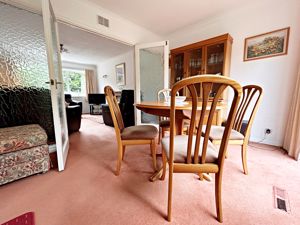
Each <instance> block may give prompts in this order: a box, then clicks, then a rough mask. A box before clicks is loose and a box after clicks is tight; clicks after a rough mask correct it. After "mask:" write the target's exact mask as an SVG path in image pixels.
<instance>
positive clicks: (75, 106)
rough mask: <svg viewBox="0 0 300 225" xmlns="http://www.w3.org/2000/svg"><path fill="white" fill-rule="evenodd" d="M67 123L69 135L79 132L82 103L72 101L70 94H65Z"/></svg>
mask: <svg viewBox="0 0 300 225" xmlns="http://www.w3.org/2000/svg"><path fill="white" fill-rule="evenodd" d="M65 101H66V103H68V104H69V105H68V106H67V107H66V113H67V123H68V132H69V134H71V133H73V132H76V131H79V129H80V126H81V115H82V102H79V101H74V100H72V96H71V95H70V94H65Z"/></svg>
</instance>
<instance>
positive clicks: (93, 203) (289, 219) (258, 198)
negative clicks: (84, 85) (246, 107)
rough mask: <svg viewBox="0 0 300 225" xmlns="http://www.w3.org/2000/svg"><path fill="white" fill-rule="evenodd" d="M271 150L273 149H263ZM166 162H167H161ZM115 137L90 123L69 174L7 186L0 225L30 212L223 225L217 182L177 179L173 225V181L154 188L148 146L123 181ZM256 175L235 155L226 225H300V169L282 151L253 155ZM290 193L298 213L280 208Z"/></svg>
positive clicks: (80, 220) (228, 175)
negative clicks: (276, 191) (279, 192)
mask: <svg viewBox="0 0 300 225" xmlns="http://www.w3.org/2000/svg"><path fill="white" fill-rule="evenodd" d="M260 147H262V148H265V146H260ZM159 160H160V159H159ZM115 162H116V141H115V134H114V130H113V128H111V127H107V126H105V125H103V124H99V123H97V122H94V121H91V120H87V119H84V120H82V129H81V131H80V132H79V133H75V134H72V135H71V138H70V151H69V158H68V162H67V168H66V170H65V171H64V172H61V173H59V172H57V171H55V170H51V171H50V172H48V173H46V174H42V175H36V176H32V177H29V178H25V179H22V180H19V181H16V182H13V183H10V184H7V185H4V186H0V224H1V223H3V222H5V221H8V220H10V219H11V218H14V217H16V216H18V215H20V214H22V213H24V212H26V211H34V212H35V221H36V224H37V225H86V224H93V225H94V224H95V225H96V224H143V225H146V224H219V223H218V222H217V220H216V219H215V217H216V212H215V200H214V182H211V183H209V182H206V181H205V182H204V181H199V180H198V179H197V176H196V175H193V174H175V175H174V190H173V191H174V192H173V193H174V194H173V217H172V222H171V223H168V222H167V221H166V220H165V217H166V211H167V184H168V182H167V178H166V180H165V181H163V182H162V181H157V182H154V183H151V182H149V181H148V178H149V176H150V175H151V173H152V166H151V156H150V154H149V147H148V146H134V147H128V148H127V151H126V155H125V161H124V163H123V164H122V169H121V175H120V176H119V177H116V176H115V175H114V174H113V171H114V169H115V164H116V163H115ZM248 162H249V165H248V166H249V173H250V174H249V175H248V176H246V175H244V174H243V173H242V165H241V158H240V151H239V150H238V148H237V147H230V152H229V158H228V159H227V160H226V161H225V171H224V177H223V214H224V223H223V224H230V225H234V224H244V225H246V224H264V225H266V224H278V225H288V224H289V225H291V224H300V194H299V187H300V164H299V163H297V162H296V161H294V160H293V159H291V158H290V157H288V156H287V155H286V154H285V153H284V152H282V151H280V150H278V149H277V148H267V149H261V148H257V147H252V146H250V147H249V160H248ZM274 185H275V186H277V187H279V188H282V189H284V190H286V192H287V194H288V196H289V200H290V208H291V211H290V213H286V212H283V211H281V210H278V209H275V208H274V201H273V186H274Z"/></svg>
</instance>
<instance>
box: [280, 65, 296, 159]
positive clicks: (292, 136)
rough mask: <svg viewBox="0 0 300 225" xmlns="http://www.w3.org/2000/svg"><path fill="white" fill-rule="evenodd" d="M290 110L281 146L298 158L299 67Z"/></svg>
mask: <svg viewBox="0 0 300 225" xmlns="http://www.w3.org/2000/svg"><path fill="white" fill-rule="evenodd" d="M291 106H292V107H291V111H290V114H289V117H288V123H287V128H286V133H285V138H284V143H283V148H284V149H286V150H287V151H288V154H289V155H290V156H291V157H293V158H295V159H296V160H299V155H300V67H299V71H298V77H297V82H296V88H295V93H294V96H293V99H292V105H291Z"/></svg>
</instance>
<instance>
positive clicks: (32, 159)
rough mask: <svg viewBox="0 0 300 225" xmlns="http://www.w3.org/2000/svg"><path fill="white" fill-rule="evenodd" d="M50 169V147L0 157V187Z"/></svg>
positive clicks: (43, 146)
mask: <svg viewBox="0 0 300 225" xmlns="http://www.w3.org/2000/svg"><path fill="white" fill-rule="evenodd" d="M49 169H50V157H49V148H48V145H39V146H36V147H32V148H28V149H23V150H21V151H15V152H10V153H7V154H2V155H0V185H2V184H5V183H8V182H11V181H14V180H17V179H20V178H23V177H27V176H30V175H33V174H36V173H45V172H47V171H48V170H49Z"/></svg>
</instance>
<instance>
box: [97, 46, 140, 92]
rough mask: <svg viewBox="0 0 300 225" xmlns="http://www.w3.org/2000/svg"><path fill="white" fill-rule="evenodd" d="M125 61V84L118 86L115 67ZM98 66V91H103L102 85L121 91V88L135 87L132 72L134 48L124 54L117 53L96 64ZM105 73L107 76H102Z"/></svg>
mask: <svg viewBox="0 0 300 225" xmlns="http://www.w3.org/2000/svg"><path fill="white" fill-rule="evenodd" d="M123 62H125V74H126V85H125V86H122V87H118V86H117V84H116V69H115V66H116V65H117V64H120V63H123ZM97 67H98V85H99V92H100V93H104V87H105V86H106V85H110V86H111V87H112V88H113V89H114V90H116V91H121V90H122V89H134V88H135V74H134V48H132V50H130V51H128V52H125V53H124V54H121V55H118V56H116V57H114V58H111V59H108V60H107V61H104V62H101V63H100V64H98V65H97ZM104 75H107V77H106V78H105V77H103V76H104Z"/></svg>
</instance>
